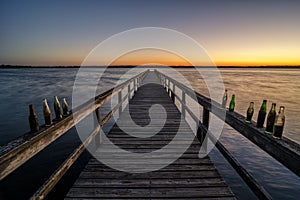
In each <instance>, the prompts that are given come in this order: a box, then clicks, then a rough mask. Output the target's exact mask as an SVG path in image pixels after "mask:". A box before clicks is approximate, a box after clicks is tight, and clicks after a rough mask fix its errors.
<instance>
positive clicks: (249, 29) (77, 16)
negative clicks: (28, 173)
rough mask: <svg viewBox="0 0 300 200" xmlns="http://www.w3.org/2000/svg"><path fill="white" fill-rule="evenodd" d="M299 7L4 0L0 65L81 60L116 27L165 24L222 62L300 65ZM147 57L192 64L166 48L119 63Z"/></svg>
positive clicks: (221, 0) (293, 1) (293, 2)
mask: <svg viewBox="0 0 300 200" xmlns="http://www.w3.org/2000/svg"><path fill="white" fill-rule="evenodd" d="M299 10H300V1H297V0H286V1H278V0H273V1H265V0H260V1H255V0H252V1H249V2H246V1H231V0H218V1H217V0H210V1H204V0H203V1H200V0H194V1H193V0H185V1H184V0H182V1H178V0H173V1H171V0H163V1H159V0H152V1H137V0H135V1H130V0H107V1H105V0H102V1H101V0H98V1H96V0H81V1H79V0H73V1H64V0H60V1H57V0H52V1H41V0H36V1H34V0H28V1H22V0H20V1H16V0H0V27H1V29H0V64H17V65H51V66H54V65H81V63H82V62H83V61H84V59H85V58H86V56H87V55H88V54H89V53H90V51H91V50H93V49H94V47H95V46H97V45H98V44H99V43H100V42H102V41H104V40H106V39H107V38H109V37H111V36H112V35H114V34H118V33H120V32H123V31H126V30H129V29H133V28H140V27H163V28H168V29H173V30H176V31H179V32H182V33H184V34H186V35H188V36H189V37H191V38H193V39H194V40H195V41H197V42H198V43H199V44H201V45H202V47H203V48H204V49H205V50H206V52H207V53H208V54H209V56H210V57H211V59H212V60H213V62H214V63H215V64H216V65H225V66H230V65H300V12H299ZM170 43H174V44H176V41H170ZM178 45H180V44H178ZM116 48H121V47H118V46H117V47H116ZM153 55H154V56H153ZM123 57H124V56H123ZM125 57H126V56H125ZM143 58H144V59H143ZM147 62H155V63H162V64H169V65H186V63H185V62H184V61H182V59H180V58H179V57H178V56H177V55H174V56H170V55H169V53H161V51H156V52H151V54H149V51H144V52H137V54H136V56H135V55H132V53H130V55H128V56H127V57H126V58H123V59H119V60H118V61H115V62H114V64H120V65H122V64H124V65H127V64H134V65H135V64H144V63H147ZM99 65H101V60H100V61H99Z"/></svg>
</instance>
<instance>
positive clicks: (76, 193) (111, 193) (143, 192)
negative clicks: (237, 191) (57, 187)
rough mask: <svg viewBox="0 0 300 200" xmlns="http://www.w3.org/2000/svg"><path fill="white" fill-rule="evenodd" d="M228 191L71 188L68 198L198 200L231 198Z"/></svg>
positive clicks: (217, 189) (210, 189)
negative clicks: (187, 199)
mask: <svg viewBox="0 0 300 200" xmlns="http://www.w3.org/2000/svg"><path fill="white" fill-rule="evenodd" d="M229 192H230V190H229V189H228V188H227V187H214V188H188V189H187V188H176V189H173V188H155V189H154V190H153V189H139V188H136V189H128V188H126V189H120V188H83V189H82V188H75V187H74V188H72V189H71V190H70V192H69V193H68V197H82V198H85V197H96V198H110V197H120V196H122V197H123V198H131V197H142V198H144V197H145V196H148V197H152V198H172V197H173V198H174V197H176V198H178V197H179V198H180V197H181V198H182V197H185V198H191V197H193V198H199V197H206V198H209V197H232V196H233V195H232V194H231V195H230V193H229Z"/></svg>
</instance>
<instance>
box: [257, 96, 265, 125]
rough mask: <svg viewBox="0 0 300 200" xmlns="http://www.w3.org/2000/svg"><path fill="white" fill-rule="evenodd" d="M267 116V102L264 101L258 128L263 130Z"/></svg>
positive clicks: (258, 119)
mask: <svg viewBox="0 0 300 200" xmlns="http://www.w3.org/2000/svg"><path fill="white" fill-rule="evenodd" d="M266 115H267V100H264V101H263V103H262V104H261V107H260V109H259V112H258V117H257V122H256V127H257V128H262V127H263V126H264V123H265V119H266Z"/></svg>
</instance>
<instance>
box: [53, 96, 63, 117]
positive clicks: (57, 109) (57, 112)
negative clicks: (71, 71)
mask: <svg viewBox="0 0 300 200" xmlns="http://www.w3.org/2000/svg"><path fill="white" fill-rule="evenodd" d="M54 112H55V118H56V119H61V118H62V114H61V109H60V103H59V101H58V98H57V96H54Z"/></svg>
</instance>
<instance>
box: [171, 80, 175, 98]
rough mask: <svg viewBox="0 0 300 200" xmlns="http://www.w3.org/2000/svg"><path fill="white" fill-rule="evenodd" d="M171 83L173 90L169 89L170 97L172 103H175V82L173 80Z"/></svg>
mask: <svg viewBox="0 0 300 200" xmlns="http://www.w3.org/2000/svg"><path fill="white" fill-rule="evenodd" d="M172 84H173V90H171V99H172V101H173V103H175V84H174V82H173V83H172Z"/></svg>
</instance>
